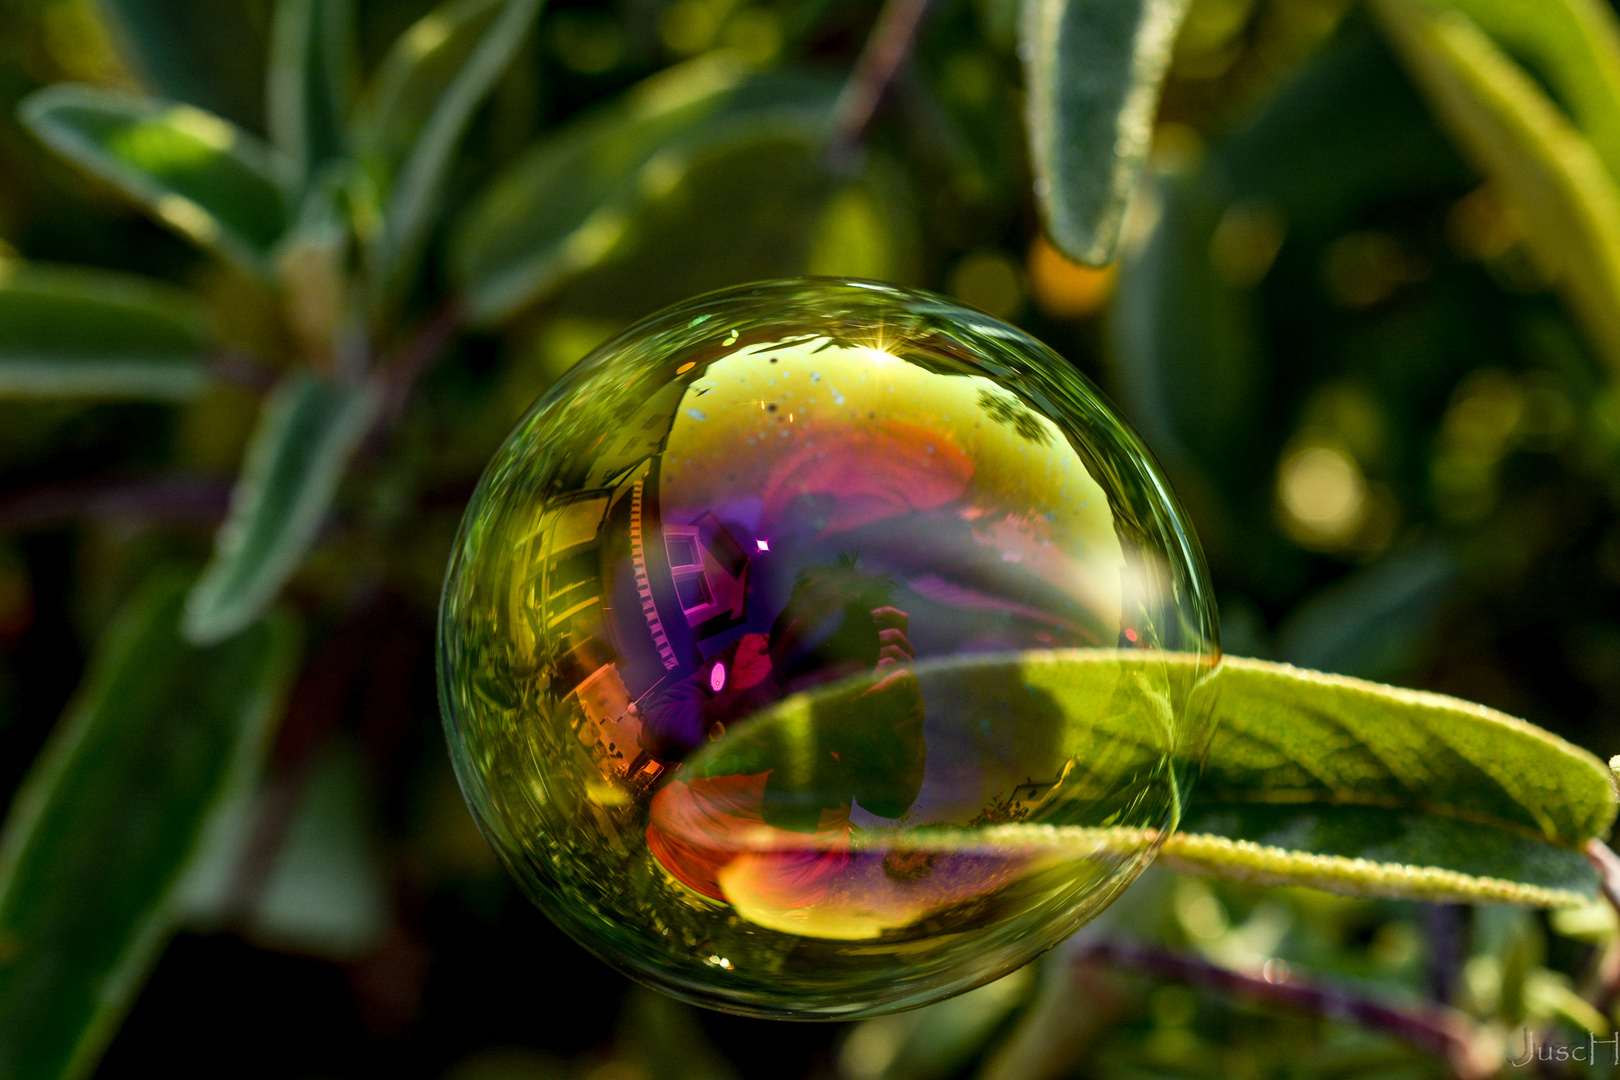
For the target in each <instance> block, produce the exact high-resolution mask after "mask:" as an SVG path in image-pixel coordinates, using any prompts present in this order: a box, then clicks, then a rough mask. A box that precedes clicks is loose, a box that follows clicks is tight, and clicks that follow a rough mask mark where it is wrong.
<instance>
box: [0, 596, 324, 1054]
mask: <svg viewBox="0 0 1620 1080" xmlns="http://www.w3.org/2000/svg"><path fill="white" fill-rule="evenodd" d="M184 589H185V577H184V576H183V575H179V574H163V575H160V576H159V577H157V578H155V579H154V580H152V581H151V582H149V583H148V584H147V586H145V587H144V588H142V589H141V591H140V592H139V593H138V594H137V595H136V596H135V598H134V599H132V600H131V601H130V602H129V603H128V605H127V606H126V607H125V608H124V610H123V611H122V612H121V613H120V614H119V616H118V617H117V618H116V619H115V620H114V623H113V626H112V628H111V630H110V632H109V633H108V634H107V636H106V637H105V638H104V639H103V641H102V644H101V647H100V649H99V651H98V654H97V655H96V657H95V658H94V660H93V661H92V663H91V665H90V670H89V674H88V675H87V677H86V679H85V683H84V686H83V687H82V688H81V690H80V692H79V696H78V698H77V699H76V701H75V703H74V704H73V705H72V706H71V707H70V708H69V710H68V712H67V715H66V716H65V717H64V718H63V720H62V723H61V726H60V727H59V729H58V730H57V732H56V733H55V735H54V736H53V737H52V740H51V742H50V743H49V744H48V745H47V747H46V749H45V751H44V753H42V754H41V755H40V757H39V759H38V760H37V761H36V762H35V763H34V767H33V769H32V771H31V772H30V773H29V775H28V778H27V779H26V780H25V782H24V784H23V787H22V789H21V790H20V791H19V793H18V795H17V797H16V800H15V801H14V802H13V804H12V807H11V811H10V815H9V817H8V818H7V821H6V826H5V831H4V834H3V837H0V945H3V947H4V953H3V957H4V959H3V960H0V1077H5V1078H7V1080H21V1078H27V1080H50V1078H55V1077H79V1076H84V1075H86V1074H87V1073H88V1072H89V1071H90V1069H91V1067H92V1066H93V1065H94V1064H95V1060H96V1058H97V1057H98V1056H99V1055H100V1053H101V1050H102V1049H103V1048H104V1047H105V1045H106V1043H107V1041H108V1040H109V1039H110V1038H111V1036H112V1034H113V1032H114V1030H116V1027H117V1024H118V1022H119V1020H120V1019H121V1018H122V1016H123V1013H124V1011H125V1010H126V1009H127V1008H128V1006H129V1003H130V1001H131V1000H132V998H133V997H134V995H135V992H136V991H137V990H138V989H139V987H140V984H141V981H142V980H143V979H144V978H145V976H146V973H147V971H148V970H149V969H150V968H151V966H152V964H153V963H154V962H155V961H156V959H157V956H158V953H159V951H160V950H161V949H162V946H163V943H164V941H165V939H166V938H167V936H168V934H169V932H170V931H171V929H172V927H173V918H172V917H173V916H174V915H175V914H176V913H175V912H174V911H173V910H172V909H173V904H172V903H171V900H172V898H173V894H174V892H175V889H176V887H177V884H178V882H179V881H180V879H181V875H182V872H183V870H184V868H185V867H186V865H187V863H188V862H189V861H190V859H191V858H192V856H193V853H194V852H195V851H196V850H197V849H198V848H199V846H200V844H201V843H202V840H203V837H204V834H205V833H206V832H207V831H208V829H209V827H210V820H211V817H212V816H213V814H214V811H215V809H216V807H218V806H220V805H222V804H223V803H224V802H226V801H227V800H228V798H229V797H230V796H231V794H232V792H233V790H234V789H236V788H238V787H240V786H241V785H243V784H245V783H247V782H249V781H250V780H251V779H252V777H253V776H254V775H255V773H256V772H257V768H258V764H259V761H260V760H261V758H262V756H263V751H264V749H265V745H266V742H267V736H268V734H269V732H270V731H271V729H272V721H273V720H274V718H275V717H276V715H277V713H278V711H279V708H280V703H281V698H282V693H283V691H284V689H285V687H286V685H287V683H288V680H289V678H290V676H291V673H292V670H293V661H294V659H295V652H296V647H295V638H296V635H295V633H294V628H293V626H292V625H291V624H290V622H289V621H287V620H285V619H282V618H275V619H272V620H269V621H268V622H261V623H259V624H257V625H255V626H254V627H253V628H252V629H251V630H249V631H248V632H246V633H244V634H242V635H241V636H239V637H237V638H236V639H235V640H233V641H231V642H229V643H228V644H225V645H221V646H219V647H217V648H213V649H202V650H199V649H195V648H192V647H191V646H189V645H187V644H186V643H185V642H184V641H182V640H181V638H180V634H179V620H180V607H181V599H182V597H183V595H184Z"/></svg>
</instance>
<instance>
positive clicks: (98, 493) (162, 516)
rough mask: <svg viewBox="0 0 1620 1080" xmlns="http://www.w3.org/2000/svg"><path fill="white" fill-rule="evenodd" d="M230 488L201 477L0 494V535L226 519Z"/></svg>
mask: <svg viewBox="0 0 1620 1080" xmlns="http://www.w3.org/2000/svg"><path fill="white" fill-rule="evenodd" d="M230 500H231V485H230V484H229V482H227V481H224V480H218V479H215V478H213V477H205V476H184V475H181V476H167V477H162V478H160V479H156V480H142V481H135V482H133V483H117V482H103V483H97V482H89V483H74V484H55V485H48V486H41V487H35V488H26V489H24V490H21V491H12V492H7V493H5V494H0V533H24V532H37V531H38V530H40V529H46V528H51V527H52V526H56V525H61V524H66V523H69V522H72V521H77V520H79V519H81V518H88V519H90V520H93V521H157V522H162V521H198V522H204V523H210V522H215V521H218V520H219V519H220V518H222V517H224V516H225V511H226V509H227V508H228V507H229V505H230Z"/></svg>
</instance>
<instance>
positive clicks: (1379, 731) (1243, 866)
mask: <svg viewBox="0 0 1620 1080" xmlns="http://www.w3.org/2000/svg"><path fill="white" fill-rule="evenodd" d="M1214 684H1215V687H1216V690H1215V693H1216V696H1217V700H1218V705H1217V707H1216V712H1217V721H1216V731H1215V737H1214V740H1213V742H1212V744H1211V746H1210V750H1209V756H1208V760H1207V763H1206V765H1205V767H1204V774H1203V777H1202V778H1201V779H1200V780H1199V782H1198V784H1197V786H1196V788H1195V789H1194V792H1193V796H1192V799H1191V801H1190V803H1189V805H1188V807H1187V811H1186V813H1185V814H1184V816H1183V818H1182V830H1183V831H1182V832H1181V833H1180V834H1178V835H1176V836H1173V837H1171V838H1170V840H1169V841H1168V842H1167V843H1166V844H1165V847H1164V852H1163V853H1164V855H1165V856H1166V857H1167V858H1170V859H1171V860H1173V861H1174V862H1175V863H1177V864H1180V865H1181V866H1183V867H1191V868H1194V869H1198V870H1202V871H1205V872H1210V873H1217V874H1222V875H1225V876H1230V877H1237V878H1243V879H1247V880H1256V881H1266V882H1278V883H1290V884H1296V885H1310V886H1314V887H1317V888H1324V889H1329V890H1331V891H1335V892H1347V893H1354V894H1358V895H1372V896H1400V897H1409V898H1414V899H1423V900H1465V901H1508V902H1516V903H1530V904H1539V905H1545V906H1565V905H1573V904H1577V903H1580V902H1582V901H1583V899H1584V897H1586V896H1588V895H1590V894H1591V893H1592V892H1593V891H1594V890H1595V888H1596V882H1595V878H1594V876H1593V874H1592V872H1591V870H1590V868H1589V867H1588V865H1587V863H1586V859H1585V856H1584V855H1582V854H1581V850H1580V849H1581V847H1582V846H1583V845H1584V844H1585V843H1586V842H1587V841H1588V840H1590V839H1592V838H1593V837H1596V836H1600V835H1602V834H1603V833H1605V832H1606V831H1607V830H1608V828H1609V826H1610V824H1611V823H1612V822H1613V821H1614V816H1615V790H1614V785H1613V783H1612V782H1611V781H1610V779H1609V777H1608V774H1607V770H1605V769H1604V768H1603V765H1602V763H1601V762H1599V761H1598V760H1597V759H1596V758H1594V757H1592V755H1590V754H1588V753H1587V752H1586V751H1584V750H1581V749H1580V748H1578V747H1575V746H1572V745H1570V744H1569V743H1567V742H1565V741H1564V740H1562V739H1560V738H1558V737H1557V736H1555V735H1552V734H1550V733H1548V732H1546V731H1543V730H1541V729H1540V728H1537V727H1535V726H1534V725H1532V724H1529V723H1526V722H1525V721H1523V720H1518V719H1515V718H1513V717H1511V716H1507V715H1504V714H1503V713H1499V712H1496V711H1495V710H1493V709H1488V708H1486V707H1485V706H1483V705H1473V704H1470V703H1468V702H1465V701H1459V700H1457V699H1455V698H1449V697H1445V696H1443V695H1440V694H1430V693H1424V692H1421V691H1416V690H1403V689H1399V688H1397V687H1392V686H1383V685H1381V684H1378V683H1370V682H1363V681H1361V680H1359V679H1350V678H1345V677H1342V676H1336V675H1324V674H1322V673H1321V672H1315V671H1304V670H1300V669H1298V668H1292V667H1288V666H1286V665H1283V664H1271V663H1267V662H1264V661H1260V660H1245V659H1239V658H1235V657H1228V658H1227V659H1226V660H1225V661H1223V663H1222V665H1221V668H1220V671H1219V673H1218V674H1217V675H1216V677H1215V680H1214Z"/></svg>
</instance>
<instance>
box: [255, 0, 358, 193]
mask: <svg viewBox="0 0 1620 1080" xmlns="http://www.w3.org/2000/svg"><path fill="white" fill-rule="evenodd" d="M358 63H359V62H358V60H357V59H356V57H355V55H354V3H353V0H319V2H317V0H281V2H280V3H279V4H278V5H277V6H276V21H275V26H274V28H273V31H272V34H271V39H270V74H269V84H268V92H267V94H266V112H267V114H268V118H269V121H270V141H271V143H272V145H274V146H275V147H276V148H277V149H279V150H280V151H281V153H282V156H283V158H284V159H285V161H286V167H287V172H288V179H289V181H290V182H291V185H292V187H293V188H294V189H295V190H303V189H304V188H306V187H307V186H308V185H309V184H310V182H311V181H312V180H313V179H314V178H315V177H316V176H317V175H319V173H320V172H321V166H323V165H325V164H326V163H327V162H329V161H332V160H334V159H336V158H340V157H342V156H343V155H344V154H345V153H346V152H347V150H348V134H347V124H348V116H349V101H350V98H351V97H352V95H353V89H354V81H355V72H356V69H357V67H358Z"/></svg>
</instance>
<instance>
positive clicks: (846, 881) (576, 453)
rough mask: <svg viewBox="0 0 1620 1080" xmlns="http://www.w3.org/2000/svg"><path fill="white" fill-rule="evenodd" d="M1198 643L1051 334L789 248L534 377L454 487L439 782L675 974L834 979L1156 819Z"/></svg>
mask: <svg viewBox="0 0 1620 1080" xmlns="http://www.w3.org/2000/svg"><path fill="white" fill-rule="evenodd" d="M1215 659H1216V645H1215V635H1214V629H1213V614H1212V610H1211V605H1210V603H1209V600H1208V589H1207V583H1206V581H1205V579H1204V577H1203V571H1202V564H1201V561H1200V559H1199V556H1198V554H1197V549H1196V544H1195V542H1194V541H1193V539H1192V537H1191V534H1190V531H1189V530H1188V529H1187V527H1186V525H1185V523H1184V521H1183V520H1182V518H1181V516H1180V512H1179V510H1178V509H1177V508H1176V507H1175V505H1174V503H1173V502H1172V500H1171V499H1170V497H1169V495H1168V493H1167V489H1166V487H1165V485H1164V482H1163V479H1162V477H1160V476H1159V474H1158V472H1157V470H1156V469H1155V468H1154V466H1153V465H1152V463H1151V462H1150V461H1149V459H1148V458H1147V457H1146V455H1145V453H1144V452H1143V451H1142V450H1141V448H1140V446H1139V444H1138V443H1137V441H1136V439H1135V437H1134V436H1133V435H1131V434H1130V432H1129V431H1128V430H1127V429H1125V428H1124V427H1123V425H1122V424H1121V423H1120V422H1119V421H1118V420H1117V419H1116V418H1115V417H1114V416H1113V415H1112V413H1111V412H1110V411H1109V410H1108V409H1107V407H1106V406H1105V405H1104V404H1103V403H1102V402H1101V400H1100V399H1099V398H1098V396H1097V395H1096V394H1095V392H1094V391H1093V390H1091V388H1090V387H1089V386H1088V385H1087V384H1086V383H1085V382H1084V381H1083V380H1082V379H1080V378H1079V377H1078V376H1077V375H1076V374H1074V372H1073V371H1072V369H1070V368H1068V366H1067V365H1066V364H1064V363H1063V361H1062V360H1060V359H1059V358H1057V357H1055V356H1054V355H1052V354H1051V353H1050V352H1049V351H1047V350H1046V349H1044V347H1042V346H1040V345H1039V344H1038V343H1037V342H1035V341H1033V340H1032V339H1030V338H1028V337H1027V336H1025V335H1023V334H1021V333H1020V332H1018V331H1016V330H1014V329H1012V328H1011V327H1008V326H1005V325H1004V324H1001V323H998V322H995V321H994V320H991V319H989V318H987V317H985V316H983V315H980V314H978V313H975V312H971V311H968V310H967V309H964V308H960V307H957V306H955V305H953V304H951V303H949V302H947V301H943V300H940V299H938V298H935V297H930V296H925V295H920V294H913V293H906V292H902V291H900V290H896V289H892V288H890V287H888V286H879V285H875V284H872V283H838V282H786V283H777V284H772V285H763V286H753V287H748V288H744V289H739V290H733V291H731V292H730V293H727V294H718V295H715V296H710V297H706V298H703V299H702V300H700V301H697V302H693V303H690V304H687V305H685V306H682V307H678V308H674V309H670V310H669V311H666V312H664V313H662V314H661V315H658V316H655V317H654V318H653V319H651V320H648V321H647V322H645V323H643V324H641V325H640V326H639V327H637V328H635V329H633V330H631V331H630V332H628V333H627V334H625V335H623V336H621V337H620V338H618V339H616V340H615V341H613V342H610V343H609V344H607V345H606V346H604V347H603V348H602V349H601V350H599V351H598V352H597V353H596V354H593V356H592V357H590V358H588V359H587V360H586V361H584V362H582V363H581V365H580V366H579V367H578V368H577V369H575V371H574V372H572V373H570V375H569V376H568V377H567V378H566V379H565V380H564V381H563V382H562V383H560V384H559V385H558V386H557V387H556V388H554V389H553V390H552V392H551V393H549V394H548V395H547V396H546V397H545V398H544V399H542V401H541V402H540V403H539V404H538V405H537V406H536V407H535V408H534V410H532V411H531V413H530V414H529V416H528V417H527V418H526V419H525V420H524V421H523V423H522V424H520V425H519V427H518V429H517V430H516V431H515V432H514V434H513V435H512V437H511V438H510V439H509V440H508V442H507V444H506V446H505V447H503V449H502V450H501V452H500V453H499V454H498V455H497V457H496V460H495V462H494V463H493V464H492V465H491V467H490V469H489V471H488V473H487V474H486V476H485V478H484V481H483V483H482V484H481V486H480V488H479V491H478V493H477V495H476V496H475V497H474V500H473V504H472V506H471V507H470V508H469V510H468V514H467V518H466V520H465V522H464V524H463V530H462V536H461V538H460V540H459V542H458V546H457V550H456V553H455V556H454V559H453V562H452V566H451V569H450V573H449V576H448V579H447V582H446V586H445V598H444V608H443V614H442V624H441V656H440V678H441V692H442V698H443V705H444V710H445V718H446V727H447V731H448V733H449V737H450V742H451V748H452V753H453V756H454V758H455V761H456V765H457V770H458V773H459V775H460V777H461V781H462V785H463V789H464V790H465V792H466V794H467V797H468V799H469V801H470V803H471V804H472V806H473V808H474V811H475V813H476V815H477V817H478V818H479V821H480V823H481V824H482V826H483V827H484V829H485V831H486V833H487V834H488V835H489V836H490V839H491V841H492V842H493V843H494V845H495V847H496V849H497V850H498V851H499V852H500V853H501V855H502V857H503V859H504V860H505V861H506V863H507V865H508V866H509V868H510V869H511V870H512V871H513V873H514V874H515V875H516V876H517V877H518V879H519V880H520V881H521V882H522V883H523V885H524V886H525V888H526V889H527V890H528V891H529V893H530V894H531V895H532V896H533V897H534V899H535V900H536V902H537V903H539V904H540V905H541V906H542V907H543V908H544V909H545V910H546V911H547V913H548V914H550V915H551V917H552V918H553V919H555V920H556V921H557V922H558V923H559V924H560V925H562V926H563V927H564V928H565V929H567V930H568V931H569V932H570V933H571V934H573V935H574V936H575V937H576V938H578V939H579V940H580V941H581V942H583V943H584V944H586V945H587V946H589V947H590V948H592V949H593V950H594V951H596V952H597V953H598V954H599V955H601V956H603V957H604V958H605V959H607V960H609V961H610V962H612V963H614V964H615V965H617V966H619V967H620V968H621V969H623V970H625V971H627V972H629V973H630V974H632V975H634V976H636V977H637V978H640V979H642V980H643V981H646V982H650V983H652V984H654V985H656V986H659V987H660V988H663V989H665V990H668V991H670V992H672V993H675V994H677V995H680V996H683V997H686V998H688V999H690V1000H694V1001H697V1002H700V1003H703V1004H707V1005H712V1006H715V1007H718V1008H725V1009H731V1010H733V1011H740V1012H751V1013H756V1014H760V1015H773V1016H804V1017H814V1016H823V1017H840V1016H855V1015H863V1014H869V1013H873V1012H879V1011H883V1010H886V1009H890V1008H899V1007H907V1006H911V1005H917V1004H922V1003H924V1002H927V1001H931V1000H936V999H938V998H941V997H944V996H947V995H949V994H951V993H956V992H959V991H961V990H963V989H966V988H968V987H971V986H974V985H978V984H979V983H982V982H985V981H988V980H989V979H992V978H994V977H996V976H998V975H1000V974H1003V973H1005V972H1006V971H1008V970H1011V969H1012V968H1013V967H1016V966H1017V965H1018V964H1021V963H1023V962H1024V961H1026V960H1028V959H1029V958H1030V957H1032V956H1033V955H1035V954H1036V953H1038V952H1040V951H1041V950H1043V949H1045V948H1048V947H1050V946H1051V945H1052V944H1054V943H1055V942H1056V941H1058V940H1060V939H1061V938H1062V937H1063V936H1064V935H1065V934H1067V933H1069V932H1070V931H1072V929H1073V928H1074V927H1076V926H1078V925H1079V924H1080V923H1081V922H1083V921H1084V920H1085V919H1087V918H1089V917H1090V916H1091V915H1093V914H1095V912H1096V911H1098V910H1100V909H1101V907H1102V906H1104V905H1105V904H1106V903H1107V902H1108V901H1109V900H1110V899H1111V898H1112V897H1113V896H1114V895H1115V894H1116V893H1117V892H1118V890H1119V889H1120V888H1122V887H1123V886H1124V885H1125V884H1127V883H1128V882H1129V881H1130V880H1131V879H1132V878H1133V877H1134V876H1135V875H1136V873H1138V872H1139V871H1140V869H1141V867H1142V866H1143V865H1144V864H1145V861H1146V859H1147V858H1148V857H1150V855H1151V852H1152V850H1153V848H1154V846H1155V845H1156V844H1157V842H1158V840H1159V839H1160V838H1161V837H1162V835H1163V834H1164V832H1165V831H1166V830H1168V829H1170V828H1172V827H1173V826H1174V824H1175V821H1176V819H1177V816H1178V807H1179V805H1180V802H1181V800H1182V798H1183V797H1184V793H1185V787H1186V784H1187V782H1188V778H1189V776H1190V773H1191V771H1192V770H1193V769H1194V767H1195V765H1196V761H1197V759H1198V756H1199V754H1200V753H1201V751H1202V748H1203V746H1204V745H1205V743H1206V742H1207V739H1208V730H1207V717H1208V708H1207V702H1205V701H1204V700H1203V699H1204V696H1205V695H1204V694H1203V693H1202V692H1201V687H1202V686H1203V678H1204V676H1205V675H1207V673H1208V671H1209V669H1210V668H1211V666H1212V665H1213V664H1214V662H1215ZM715 957H723V958H725V961H726V962H725V964H724V965H717V964H716V963H714V962H713V961H714V958H715Z"/></svg>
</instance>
